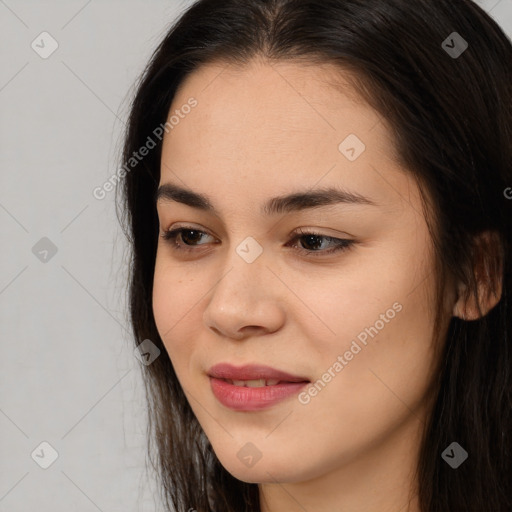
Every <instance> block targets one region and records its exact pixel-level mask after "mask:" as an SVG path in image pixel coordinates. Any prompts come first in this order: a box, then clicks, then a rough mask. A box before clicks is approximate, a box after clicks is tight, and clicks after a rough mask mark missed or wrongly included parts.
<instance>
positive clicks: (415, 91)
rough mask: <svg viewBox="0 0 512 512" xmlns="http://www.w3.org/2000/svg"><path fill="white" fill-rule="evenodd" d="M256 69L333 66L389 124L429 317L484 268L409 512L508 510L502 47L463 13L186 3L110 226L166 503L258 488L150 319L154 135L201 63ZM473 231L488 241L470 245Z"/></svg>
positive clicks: (229, 508)
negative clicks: (200, 410) (219, 441)
mask: <svg viewBox="0 0 512 512" xmlns="http://www.w3.org/2000/svg"><path fill="white" fill-rule="evenodd" d="M454 33H456V34H454ZM450 37H451V39H450ZM454 38H456V39H454ZM446 41H448V43H447V42H446ZM464 42H465V43H466V44H467V47H465V43H464ZM454 48H455V50H456V51H455V50H453V49H454ZM450 49H452V50H453V51H450ZM457 53H458V55H457ZM257 56H262V57H264V58H266V59H268V60H269V61H276V60H296V61H303V62H309V63H334V64H336V65H338V66H339V68H340V70H345V71H349V72H350V73H351V76H353V77H354V85H355V86H356V87H357V90H358V92H359V93H360V94H361V95H362V96H363V97H364V98H365V99H366V100H367V101H368V103H369V104H370V105H371V106H372V107H374V108H375V109H376V110H377V111H378V112H379V113H380V114H381V115H382V116H383V117H384V118H385V119H386V121H387V122H388V123H389V126H391V129H392V131H393V136H394V138H395V142H396V147H397V150H398V153H399V158H400V160H401V162H402V163H403V165H404V167H405V168H406V169H407V170H408V171H409V172H411V173H413V175H414V177H415V178H416V180H417V182H418V184H419V186H420V190H421V192H422V197H423V202H424V211H425V215H426V219H427V220H428V223H429V229H430V233H431V236H432V243H433V246H434V248H435V251H436V255H437V260H436V261H437V267H436V271H437V273H436V277H437V283H438V286H437V290H438V305H440V304H441V299H442V297H443V286H444V283H445V279H447V278H448V276H453V277H455V278H457V279H458V280H460V281H461V282H463V283H464V284H465V285H466V290H467V293H468V295H469V294H476V293H477V285H478V282H479V279H482V271H481V270H480V271H479V272H475V265H476V264H477V262H478V261H482V260H481V257H482V254H484V255H486V257H487V258H488V259H487V260H486V261H490V262H491V263H490V264H488V266H487V268H486V271H487V277H486V278H485V279H488V283H490V284H492V285H494V287H496V286H497V283H498V281H499V280H501V283H502V295H501V299H500V301H499V302H498V304H497V305H496V306H495V307H494V308H493V309H492V310H491V311H490V312H489V313H487V314H486V315H483V317H482V318H480V319H478V320H474V321H464V320H461V319H459V318H456V317H453V318H452V319H451V321H450V325H449V328H448V334H447V336H446V339H444V340H441V341H442V343H441V345H440V352H439V364H438V369H437V371H436V372H435V374H434V375H433V376H432V382H433V386H434V389H435V400H434V402H435V403H434V406H433V412H432V414H431V417H430V418H429V420H428V423H427V425H426V430H425V436H424V441H423V446H422V449H421V456H420V460H419V464H418V481H419V485H420V505H421V510H422V511H423V512H450V511H451V512H455V511H457V512H458V511H462V510H463V511H465V512H484V511H487V512H497V511H505V510H509V511H510V510H512V463H511V461H512V450H511V446H512V441H511V434H512V414H511V413H512V336H511V335H512V327H511V319H512V310H511V302H510V297H511V293H512V271H511V270H512V255H511V242H512V199H511V198H512V188H510V187H512V89H511V88H512V46H511V43H510V41H509V39H507V37H506V36H505V34H504V33H503V32H502V30H501V29H500V28H499V27H498V25H497V24H496V23H495V22H494V21H493V20H492V19H491V17H490V16H489V15H487V14H486V13H485V12H484V11H483V10H482V9H481V8H479V7H478V6H477V5H476V4H474V3H473V2H472V1H470V0H415V1H414V2H413V1H411V0H251V1H247V0H199V1H198V2H196V3H195V4H193V5H192V6H191V7H190V8H188V9H187V10H186V12H184V14H183V15H182V16H181V17H180V18H179V19H178V21H177V22H176V23H174V24H173V26H172V27H171V28H170V29H169V31H168V33H167V34H166V35H165V37H164V39H163V40H162V42H161V43H160V45H159V46H158V48H156V50H155V52H154V53H153V55H152V57H151V60H150V62H149V63H148V65H147V67H146V69H145V70H144V72H143V74H142V75H141V77H140V80H139V82H138V83H137V89H136V93H135V97H134V99H133V102H132V106H131V113H130V117H129V122H128V125H127V131H126V136H125V142H124V150H123V163H126V162H128V161H129V160H130V158H132V157H133V153H134V152H136V151H137V150H138V149H139V148H141V147H142V146H144V145H146V144H147V141H148V137H151V138H152V140H153V142H154V143H155V146H156V147H154V148H153V149H151V150H150V151H149V153H148V154H147V156H145V157H144V158H143V159H141V160H140V161H138V162H137V163H136V164H135V165H133V168H130V169H128V171H127V172H125V173H124V174H125V176H124V179H123V181H122V187H120V188H119V189H118V190H120V191H121V193H122V203H121V204H120V209H119V212H118V215H119V216H120V221H121V223H122V224H123V226H124V229H125V233H126V235H127V237H128V239H129V241H130V250H131V275H130V297H129V301H130V309H131V322H132V328H133V334H134V339H135V343H136V344H139V343H140V342H141V341H142V340H144V339H150V340H152V342H153V343H155V344H156V345H157V346H158V347H159V348H160V350H161V355H160V357H158V358H157V359H156V360H155V361H154V362H153V363H152V364H150V365H148V366H144V367H143V370H144V378H145V384H146V393H147V401H148V406H149V425H148V442H149V451H150V452H151V453H152V452H153V448H156V450H155V452H156V462H155V466H156V467H157V468H158V472H159V475H160V481H161V489H162V495H163V497H164V498H165V502H166V505H167V506H168V507H169V510H176V511H178V512H182V511H183V512H184V511H188V510H190V509H194V510H197V511H198V512H206V511H213V510H217V511H222V512H256V511H259V506H260V505H259V497H258V486H257V484H248V483H244V482H241V481H239V480H237V479H236V478H234V477H233V476H232V475H230V474H229V473H228V472H227V471H226V470H225V469H224V468H223V467H222V465H221V464H220V462H219V460H218V459H217V457H216V456H215V454H214V452H213V450H212V447H211V445H210V443H209V441H208V439H207V438H206V436H205V434H204V432H203V430H202V428H201V426H200V425H199V423H198V421H197V419H196V418H195V416H194V414H193V413H192V410H191V408H190V406H189V404H188V402H187V399H186V397H185V395H184V393H183V390H182V389H181V387H180V384H179V382H178V380H177V378H176V375H175V373H174V370H173V367H172V364H171V361H170V359H169V357H168V355H167V352H166V350H165V348H164V346H163V344H162V341H161V339H160V337H159V334H158V331H157V329H156V326H155V321H154V318H153V312H152V286H153V274H154V265H155V255H156V247H157V239H158V218H157V214H156V207H155V191H156V188H157V186H158V182H159V179H160V156H161V139H159V138H158V137H157V136H155V129H156V128H157V127H159V126H162V125H164V123H165V122H166V120H167V116H168V112H169V108H170V105H171V102H172V100H173V97H174V95H175V92H176V90H177V87H178V86H179V85H180V84H181V83H182V81H183V79H184V78H185V77H186V76H187V75H188V74H189V73H191V72H193V71H194V70H196V69H197V68H198V67H199V66H201V65H202V64H205V63H209V62H213V61H214V60H215V61H224V62H226V63H228V62H229V63H234V64H239V65H241V66H242V65H244V64H245V63H247V62H248V61H249V60H250V59H252V58H254V57H257ZM156 133H160V132H158V131H157V132H156ZM507 191H508V194H507ZM485 232H488V233H491V234H492V236H491V237H489V238H488V239H487V240H488V241H489V243H488V244H487V245H485V244H484V245H479V244H477V243H476V240H477V236H478V235H479V234H482V233H485ZM491 242H492V243H491ZM482 251H483V252H482ZM484 274H485V273H484ZM438 307H439V306H438ZM438 319H439V315H438ZM436 325H437V326H438V325H439V324H438V322H437V321H436ZM452 441H457V442H458V443H459V444H460V445H462V446H463V447H464V448H465V449H466V451H467V452H468V453H469V456H470V458H469V459H468V461H467V462H466V463H464V464H463V465H462V466H460V467H459V468H458V469H456V470H454V469H452V468H451V467H449V466H448V465H447V464H446V463H445V462H444V461H443V460H442V458H441V452H442V451H443V450H444V449H445V448H446V447H447V446H448V445H449V444H450V443H451V442H452Z"/></svg>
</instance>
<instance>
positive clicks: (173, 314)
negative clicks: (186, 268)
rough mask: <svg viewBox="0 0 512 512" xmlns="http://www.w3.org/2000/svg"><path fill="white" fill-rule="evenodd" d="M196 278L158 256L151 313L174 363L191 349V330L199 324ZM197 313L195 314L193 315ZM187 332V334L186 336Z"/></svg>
mask: <svg viewBox="0 0 512 512" xmlns="http://www.w3.org/2000/svg"><path fill="white" fill-rule="evenodd" d="M198 286H199V285H198V281H197V280H196V279H195V278H194V277H188V276H187V275H186V274H185V273H184V272H183V270H179V269H177V268H175V267H173V266H172V265H168V264H163V263H162V262H161V261H159V258H158V257H157V261H156V265H155V274H154V282H153V315H154V318H155V323H156V327H157V329H158V333H159V334H160V337H161V339H162V341H163V343H164V346H165V348H166V349H167V352H168V353H169V356H170V357H171V360H172V361H173V364H174V363H175V362H179V361H180V360H181V358H183V357H184V356H186V355H187V351H188V352H189V351H191V350H192V348H193V347H192V344H191V343H190V341H191V340H193V339H194V338H195V336H193V335H192V336H191V334H192V333H191V330H192V329H194V327H195V328H197V327H198V325H199V324H198V322H197V314H198V308H197V307H196V308H194V305H197V301H198V299H199V297H200V296H201V293H200V290H198V289H197V288H198ZM194 315H196V316H194ZM185 333H187V336H185Z"/></svg>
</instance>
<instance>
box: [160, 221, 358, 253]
mask: <svg viewBox="0 0 512 512" xmlns="http://www.w3.org/2000/svg"><path fill="white" fill-rule="evenodd" d="M184 231H195V232H198V233H200V234H201V235H207V236H214V235H211V234H210V233H209V232H208V231H206V230H203V229H198V228H196V227H195V226H192V225H190V224H186V225H181V224H180V225H178V226H173V228H172V229H168V230H165V231H164V232H163V233H162V234H161V235H160V236H161V237H162V238H163V239H164V240H165V241H167V242H169V243H170V244H171V248H172V249H173V250H174V251H176V252H177V253H180V252H181V253H182V254H189V253H198V254H199V251H200V249H199V250H198V249H195V247H200V246H201V245H207V244H198V245H187V244H185V245H183V244H180V243H178V241H177V238H178V236H179V235H181V234H182V233H183V232H184ZM318 231H319V230H317V229H316V228H311V229H310V228H302V227H301V228H297V229H295V230H294V231H293V232H292V233H291V234H290V235H289V237H288V238H289V240H288V242H287V244H290V243H291V242H295V241H296V240H297V239H300V238H302V237H306V236H313V237H318V238H323V239H326V240H331V241H334V242H335V246H334V248H331V249H329V250H323V251H322V250H309V249H304V248H302V247H297V245H296V244H293V245H292V247H293V248H295V250H296V251H297V252H299V253H301V254H303V255H305V256H306V257H310V256H312V257H314V258H320V257H322V256H325V257H327V256H329V255H332V254H334V253H337V252H345V251H346V250H348V249H350V248H351V247H353V245H354V244H355V243H356V240H354V239H351V238H348V239H347V238H339V237H334V236H330V235H327V234H325V233H321V232H318ZM320 231H321V230H320Z"/></svg>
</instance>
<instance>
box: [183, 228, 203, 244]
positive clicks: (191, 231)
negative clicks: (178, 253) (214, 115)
mask: <svg viewBox="0 0 512 512" xmlns="http://www.w3.org/2000/svg"><path fill="white" fill-rule="evenodd" d="M189 233H193V234H194V233H195V235H196V236H195V237H194V235H193V234H192V236H191V237H189V236H188V235H189ZM183 235H185V236H183ZM199 235H200V233H199V231H197V230H194V229H187V230H185V231H183V232H182V234H181V237H182V239H183V241H184V242H185V243H186V244H187V245H190V244H188V242H187V240H186V239H187V238H192V239H193V240H192V242H197V241H198V240H200V239H201V237H200V236H199ZM189 241H190V240H189Z"/></svg>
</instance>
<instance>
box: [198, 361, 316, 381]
mask: <svg viewBox="0 0 512 512" xmlns="http://www.w3.org/2000/svg"><path fill="white" fill-rule="evenodd" d="M208 375H209V376H210V377H213V378H215V379H221V380H226V381H227V382H229V383H230V384H233V385H235V386H246V387H263V386H275V385H276V384H279V383H281V382H310V380H309V379H308V378H306V377H303V376H299V375H292V374H291V373H287V372H284V371H282V370H277V369H275V368H272V367H270V366H265V365H260V364H247V365H244V366H234V365H232V364H229V363H220V364H216V365H214V366H212V367H211V368H210V370H209V371H208Z"/></svg>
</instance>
